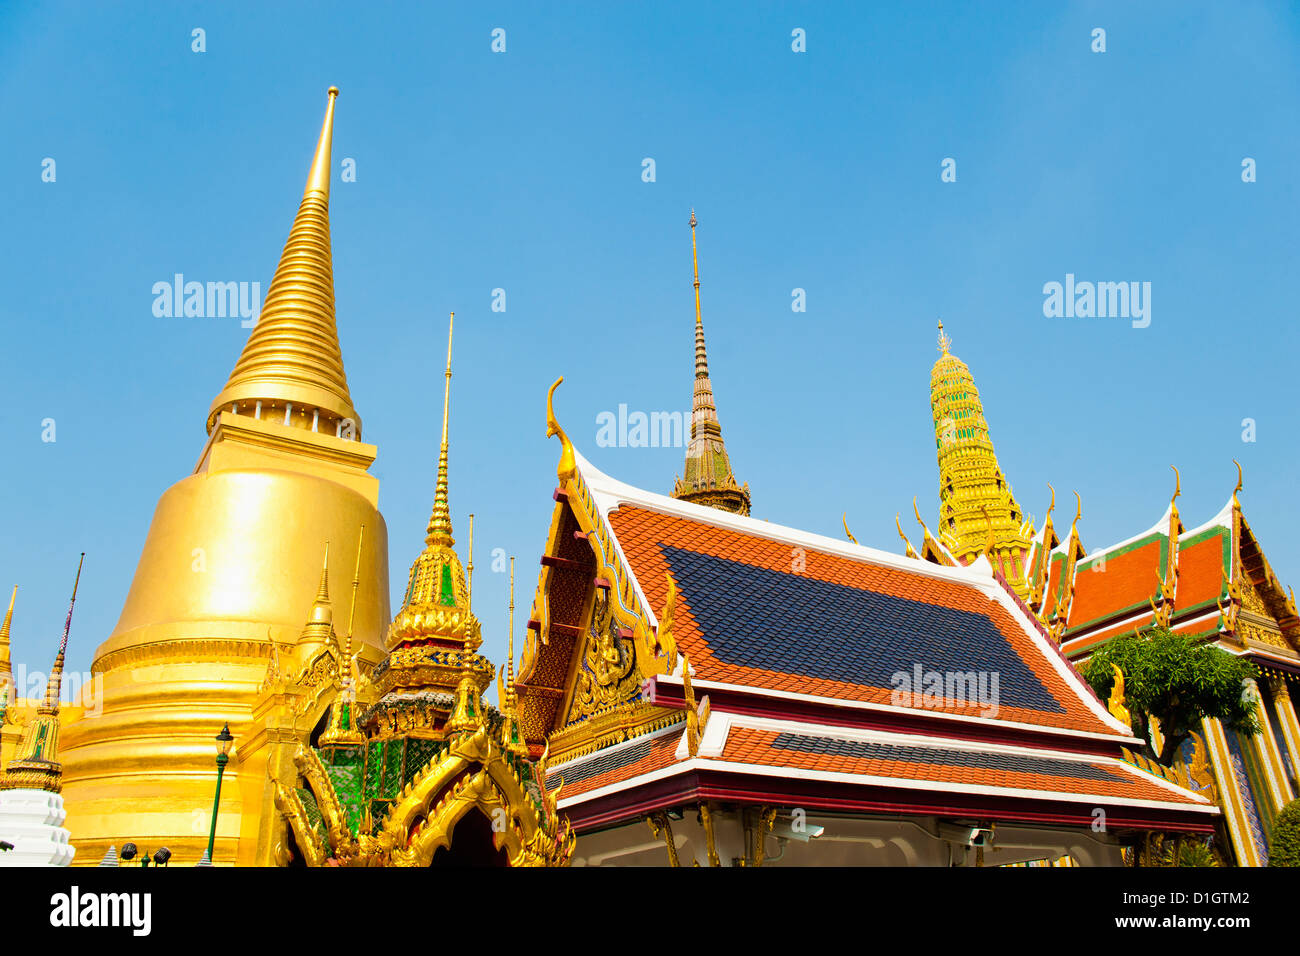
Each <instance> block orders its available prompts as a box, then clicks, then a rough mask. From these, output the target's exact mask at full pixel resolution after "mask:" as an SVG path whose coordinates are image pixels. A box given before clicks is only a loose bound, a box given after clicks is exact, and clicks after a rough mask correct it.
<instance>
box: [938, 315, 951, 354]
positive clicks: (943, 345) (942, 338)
mask: <svg viewBox="0 0 1300 956" xmlns="http://www.w3.org/2000/svg"><path fill="white" fill-rule="evenodd" d="M951 347H952V339H950V338H948V336H946V335H944V334H943V319H940V320H939V351H940V352H942V353H943V354H944V355H947V354H948V349H949V348H951Z"/></svg>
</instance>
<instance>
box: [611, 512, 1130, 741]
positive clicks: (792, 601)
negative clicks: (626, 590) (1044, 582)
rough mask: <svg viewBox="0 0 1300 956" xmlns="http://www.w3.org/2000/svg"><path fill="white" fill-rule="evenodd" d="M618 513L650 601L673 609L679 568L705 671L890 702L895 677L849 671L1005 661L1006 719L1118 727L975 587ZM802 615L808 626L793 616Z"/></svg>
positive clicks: (1002, 713) (682, 614) (962, 708)
mask: <svg viewBox="0 0 1300 956" xmlns="http://www.w3.org/2000/svg"><path fill="white" fill-rule="evenodd" d="M609 521H610V524H611V526H612V528H613V529H614V532H615V534H616V535H617V537H618V540H619V542H620V544H621V546H622V549H623V553H624V554H625V556H626V558H627V561H628V563H629V565H630V566H631V568H632V570H633V572H634V573H635V575H636V578H637V581H638V582H639V583H640V585H641V588H642V590H643V592H644V593H645V595H646V598H647V600H648V601H649V603H650V605H651V607H653V608H655V609H661V608H662V607H663V605H664V601H665V599H666V597H667V577H666V576H667V574H668V573H669V572H670V571H672V573H673V577H674V581H675V582H676V584H677V587H678V591H679V595H680V596H679V599H678V604H677V616H676V626H675V629H674V634H675V637H676V639H677V644H678V649H679V651H682V652H685V653H686V654H688V655H689V656H690V660H691V664H692V665H693V667H694V668H695V670H696V680H697V681H715V682H719V683H727V684H733V685H740V686H747V687H754V688H761V689H764V690H771V691H784V692H788V693H792V694H804V695H813V696H819V697H827V698H834V699H840V700H846V701H857V702H864V703H873V704H880V705H891V704H896V703H897V701H896V699H895V695H894V689H895V688H894V686H893V685H892V684H891V683H890V681H889V679H888V678H887V677H886V678H885V679H880V678H879V677H877V678H876V679H875V680H874V681H868V680H865V679H852V675H854V674H860V673H863V672H866V671H869V670H871V668H872V667H873V666H874V667H875V669H876V671H879V670H880V669H881V666H882V665H883V666H884V669H885V671H886V673H887V672H888V669H889V667H890V666H893V663H894V662H898V663H899V665H900V669H901V670H904V671H910V670H911V669H912V665H913V662H916V663H919V664H921V665H922V666H923V667H924V668H925V669H927V670H928V669H930V668H932V667H934V668H935V669H936V670H939V671H942V670H944V669H945V667H947V668H957V669H959V670H961V671H971V672H979V671H987V670H989V669H990V668H994V669H996V670H997V671H998V672H999V674H1000V677H999V680H1000V687H999V696H1000V699H999V706H998V710H997V713H996V715H995V718H996V719H997V720H1000V721H1008V722H1015V723H1023V724H1030V725H1037V726H1041V727H1044V728H1063V729H1069V730H1074V731H1083V732H1090V733H1099V734H1106V735H1110V736H1113V735H1116V734H1117V733H1118V732H1117V731H1116V730H1115V729H1114V728H1112V727H1110V726H1109V725H1108V724H1107V723H1106V722H1105V721H1103V720H1102V719H1101V718H1100V717H1099V716H1098V715H1097V713H1096V712H1095V711H1094V710H1093V709H1090V707H1089V706H1088V705H1087V704H1085V702H1084V700H1083V698H1082V696H1081V694H1086V693H1087V691H1086V690H1081V689H1076V688H1074V687H1072V686H1070V685H1069V684H1067V683H1066V680H1065V679H1064V678H1063V677H1062V675H1061V673H1060V671H1059V670H1058V669H1057V667H1056V666H1054V665H1053V663H1052V662H1051V661H1049V659H1048V657H1047V654H1048V653H1051V652H1050V651H1048V650H1047V649H1045V648H1044V647H1043V646H1042V645H1041V638H1038V639H1035V638H1034V637H1031V635H1030V634H1029V633H1028V632H1027V629H1026V628H1025V627H1024V626H1023V625H1021V624H1020V623H1019V622H1018V621H1017V620H1016V618H1014V617H1013V616H1012V614H1011V612H1010V611H1009V610H1008V609H1007V608H1006V607H1005V606H1004V605H1003V604H1001V603H999V602H997V601H993V600H990V598H989V597H987V596H986V595H985V594H984V593H982V592H981V591H980V589H979V588H978V587H976V586H975V585H974V584H966V583H963V582H957V581H952V580H947V579H943V578H937V577H935V576H933V575H931V574H929V573H926V572H924V571H922V570H920V569H918V570H917V571H915V572H912V571H907V570H903V569H900V568H896V567H892V566H888V565H885V564H876V563H872V562H870V561H869V560H867V559H865V558H864V559H861V560H853V559H850V558H847V557H842V556H840V555H836V554H830V553H824V552H820V551H815V550H812V549H804V548H794V549H792V547H791V545H790V544H789V543H787V542H785V541H778V540H774V539H771V538H766V537H762V536H760V535H759V534H754V533H744V532H740V531H736V530H732V529H729V528H723V527H719V526H716V525H713V524H710V523H707V522H706V521H704V520H695V519H689V518H684V517H681V516H677V515H668V514H661V513H659V512H655V511H650V510H648V509H645V508H642V507H638V506H633V505H623V506H622V507H620V508H618V509H616V510H614V511H612V512H611V513H610V515H609ZM720 583H725V586H726V590H725V591H724V589H723V587H721V586H720ZM828 586H829V587H828ZM719 592H723V593H719ZM832 602H838V604H839V607H838V609H836V608H832V607H831V606H830V605H831V603H832ZM795 617H797V618H798V619H799V621H800V622H801V623H802V624H803V630H802V631H797V629H793V628H790V627H787V626H786V625H787V623H788V622H789V621H790V620H791V619H792V618H795ZM814 641H815V642H816V646H815V647H813V646H809V647H805V646H804V645H805V643H810V642H814ZM805 651H806V653H805ZM999 655H1001V656H1000V657H999ZM945 662H946V663H945ZM936 665H940V666H936ZM925 709H926V710H931V711H936V710H937V711H940V712H945V713H954V714H963V715H968V716H992V715H989V714H988V713H987V710H986V709H985V708H983V707H981V706H980V705H979V704H978V703H974V702H968V703H965V704H962V703H959V702H954V701H943V702H942V703H939V704H938V705H937V706H935V702H933V701H927V702H926V703H925Z"/></svg>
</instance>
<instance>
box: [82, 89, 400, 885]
mask: <svg viewBox="0 0 1300 956" xmlns="http://www.w3.org/2000/svg"><path fill="white" fill-rule="evenodd" d="M337 95H338V90H336V89H333V88H331V89H330V91H329V98H328V106H327V108H326V113H325V121H324V124H323V127H322V129H321V134H320V140H319V143H318V145H317V147H316V153H315V157H314V159H313V161H312V165H311V170H310V173H309V175H308V179H307V187H306V190H305V191H304V193H303V198H302V203H301V205H300V206H299V209H298V214H297V216H296V217H295V219H294V222H293V227H292V229H291V230H290V232H289V238H288V240H287V241H286V243H285V246H284V252H283V254H282V255H281V258H280V263H279V266H278V267H277V269H276V272H275V276H274V278H273V279H272V281H271V285H270V288H269V290H268V291H267V295H266V302H265V304H264V306H263V309H262V312H261V316H260V317H259V319H258V321H257V325H256V327H255V328H254V329H253V331H252V332H251V333H250V335H249V337H248V340H247V342H246V343H245V345H244V348H243V352H242V354H241V355H240V357H239V360H238V362H237V363H236V365H235V368H234V371H233V372H232V373H231V375H230V379H229V380H228V381H227V382H226V385H225V387H224V388H223V389H222V390H221V392H220V393H219V394H218V395H217V397H216V399H215V400H214V401H213V403H212V406H211V408H210V410H209V412H208V416H207V430H208V441H207V443H206V444H205V445H204V447H203V450H202V452H201V454H200V455H199V461H198V464H197V465H196V466H195V469H194V473H193V474H192V475H190V476H189V477H187V478H184V479H183V480H181V481H179V482H178V483H177V484H175V485H173V486H172V487H171V488H170V489H168V490H167V492H165V493H164V494H163V496H162V498H161V500H160V501H159V502H158V506H157V509H156V511H155V513H154V518H153V523H152V525H151V526H150V528H149V534H148V537H147V539H146V541H145V545H144V551H143V553H142V555H141V557H140V562H139V565H138V566H137V568H136V573H135V578H134V580H133V582H132V585H131V589H130V592H129V593H128V595H127V598H126V604H125V606H124V607H123V609H122V615H121V618H120V619H119V621H118V624H117V627H116V628H115V629H114V631H113V633H112V634H111V635H110V636H109V637H108V639H107V640H106V641H105V642H104V643H103V644H102V645H100V647H99V649H98V650H97V651H96V653H95V657H94V663H93V670H94V672H95V673H96V674H102V675H103V700H102V713H100V714H98V715H96V716H90V715H89V713H88V715H87V716H86V717H84V718H83V719H81V720H79V721H77V722H75V723H73V724H72V725H70V726H69V727H68V728H67V730H66V732H65V735H64V738H63V748H62V750H63V759H64V766H65V773H64V792H65V794H66V799H67V805H68V810H69V814H68V824H67V825H68V827H69V829H70V830H72V832H74V833H75V834H76V840H77V843H78V846H79V847H80V848H81V853H80V854H79V855H78V862H86V863H91V862H94V861H97V860H99V859H100V858H101V857H102V856H103V854H104V853H105V851H106V850H107V849H108V847H109V846H110V845H112V844H116V845H117V846H119V847H120V846H121V845H122V844H123V843H124V842H128V841H132V842H137V843H139V842H140V841H145V842H147V843H148V845H149V846H150V848H154V847H156V846H162V845H166V846H167V847H169V848H170V849H171V850H172V853H173V855H174V857H175V858H176V859H180V860H186V859H188V860H197V859H198V858H199V857H200V855H201V854H202V852H203V851H204V850H205V849H206V848H207V840H208V827H209V820H210V814H211V810H212V799H213V792H214V789H215V784H216V767H215V749H214V743H213V738H214V736H215V735H216V734H217V732H218V731H220V729H221V727H222V725H223V724H224V723H226V722H229V724H230V729H231V732H232V733H233V734H234V735H235V739H236V742H235V747H234V750H233V752H232V754H231V759H230V764H229V766H228V767H227V769H226V774H225V781H224V784H223V787H222V792H221V807H220V814H219V818H218V824H217V838H216V846H215V852H214V861H213V862H215V863H217V864H223V863H224V864H230V863H236V862H239V863H251V862H254V860H255V859H256V858H257V852H258V851H257V846H256V844H257V841H258V828H259V818H260V816H261V814H262V812H263V809H264V805H265V800H264V794H265V792H266V790H267V770H266V767H265V766H264V764H265V761H266V757H265V749H264V748H263V749H262V750H257V749H256V748H255V747H253V746H249V745H248V740H247V736H246V735H247V734H248V733H249V731H250V728H251V719H252V707H253V704H254V702H255V700H256V698H257V694H258V689H259V687H260V685H261V684H262V682H263V679H264V677H265V676H266V673H267V667H268V664H269V663H270V662H271V657H272V651H273V648H276V647H278V648H279V649H280V650H281V651H282V652H283V653H284V654H285V655H286V656H288V655H291V654H292V653H293V648H294V645H295V643H296V641H297V640H298V638H299V635H300V633H301V631H302V629H303V621H304V620H307V619H308V618H309V616H310V614H311V611H312V595H313V593H314V592H315V591H316V587H315V584H316V581H317V579H318V577H319V576H320V574H321V571H320V567H321V554H322V551H323V549H324V548H325V546H326V542H332V544H333V548H334V549H335V553H338V554H339V556H340V558H341V559H342V560H340V561H336V562H335V566H336V567H342V568H345V569H346V568H350V567H352V566H353V565H354V564H357V566H358V567H359V577H360V581H361V586H360V588H359V597H358V598H357V606H356V610H355V622H356V638H355V640H356V647H357V650H358V655H359V662H358V663H361V664H364V665H365V666H366V667H370V666H373V665H374V664H375V663H377V662H378V661H379V660H380V659H381V657H382V656H383V654H382V640H383V632H384V629H385V628H386V626H387V624H388V622H389V619H390V616H389V606H388V558H387V555H388V535H387V529H386V527H385V525H384V520H383V518H382V516H381V515H380V514H379V511H378V492H379V482H378V479H376V478H374V477H373V476H371V475H370V474H368V469H369V467H370V465H371V464H372V463H373V462H374V460H375V455H376V449H375V447H374V446H373V445H367V444H364V443H362V441H361V420H360V417H359V416H358V415H357V413H356V410H355V408H354V407H353V404H352V398H351V395H350V394H349V392H348V385H347V377H346V375H345V373H344V370H343V359H342V353H341V351H340V348H339V341H338V333H337V329H336V326H335V315H334V278H333V270H332V265H331V255H330V231H329V180H330V144H331V135H332V129H333V121H334V104H335V98H336V97H337ZM361 526H364V527H365V528H366V534H365V538H364V541H363V542H358V534H357V530H358V528H360V527H361ZM358 549H360V551H358ZM358 562H359V563H358ZM344 573H346V571H344ZM339 583H340V584H341V583H342V582H339ZM88 710H93V709H88ZM241 735H245V738H244V739H243V740H241ZM241 746H242V747H243V750H244V751H245V753H248V754H251V756H250V757H248V758H247V762H245V760H244V759H243V758H241ZM259 761H260V762H261V764H262V765H259Z"/></svg>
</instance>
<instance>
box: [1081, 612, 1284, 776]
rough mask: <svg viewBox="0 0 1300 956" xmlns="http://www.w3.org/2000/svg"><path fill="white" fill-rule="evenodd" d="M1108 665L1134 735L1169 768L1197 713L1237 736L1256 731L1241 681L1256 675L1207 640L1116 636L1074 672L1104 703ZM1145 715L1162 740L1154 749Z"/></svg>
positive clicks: (1161, 631) (1160, 634) (1155, 632)
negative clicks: (1119, 683)
mask: <svg viewBox="0 0 1300 956" xmlns="http://www.w3.org/2000/svg"><path fill="white" fill-rule="evenodd" d="M1112 664H1113V665H1116V666H1118V667H1119V669H1120V670H1121V671H1123V672H1124V706H1125V707H1127V708H1128V711H1129V716H1130V718H1131V720H1132V725H1133V736H1135V737H1137V738H1138V739H1139V740H1141V741H1142V742H1143V753H1144V754H1145V755H1146V756H1148V757H1150V758H1151V759H1152V760H1155V761H1156V762H1157V763H1161V764H1164V765H1165V766H1171V765H1172V764H1173V760H1174V756H1175V755H1176V754H1177V753H1178V750H1179V748H1180V747H1182V745H1183V742H1184V741H1186V740H1187V738H1188V736H1189V735H1190V734H1191V732H1192V731H1193V730H1196V729H1197V727H1199V726H1200V723H1201V719H1202V718H1204V717H1217V718H1218V719H1219V720H1221V721H1223V723H1224V725H1225V726H1226V727H1229V728H1231V729H1232V730H1236V731H1240V732H1241V733H1244V734H1257V733H1259V721H1258V720H1257V719H1256V716H1255V703H1254V700H1253V698H1252V697H1251V696H1250V695H1248V694H1247V693H1246V686H1247V685H1246V683H1245V682H1246V681H1250V680H1254V679H1256V678H1257V677H1258V676H1259V669H1258V668H1257V667H1255V665H1254V664H1252V663H1251V662H1250V661H1247V660H1244V659H1242V658H1240V657H1237V656H1235V655H1233V654H1229V653H1228V652H1227V651H1225V650H1223V649H1222V648H1220V647H1217V646H1215V645H1214V644H1208V643H1205V642H1204V641H1201V640H1198V639H1197V638H1195V637H1190V636H1187V635H1183V634H1174V633H1172V632H1170V631H1169V630H1167V629H1165V628H1159V627H1153V628H1148V629H1147V630H1146V631H1143V632H1142V633H1141V634H1125V635H1123V636H1122V637H1117V638H1115V639H1114V640H1112V641H1111V642H1110V643H1108V644H1107V645H1106V646H1105V647H1103V648H1101V650H1099V651H1097V652H1096V653H1095V654H1093V655H1092V657H1090V658H1089V659H1088V662H1087V663H1086V664H1084V666H1083V668H1082V670H1081V673H1082V675H1083V679H1084V680H1086V681H1087V682H1088V683H1089V684H1090V685H1092V689H1093V690H1094V691H1096V692H1097V696H1098V697H1100V698H1101V699H1102V700H1103V701H1104V700H1109V698H1110V692H1111V689H1112V688H1113V687H1114V684H1115V672H1114V670H1113V668H1112V667H1111V665H1112ZM1251 686H1253V685H1251ZM1152 717H1156V718H1158V719H1159V721H1160V732H1161V733H1162V734H1164V738H1165V739H1164V746H1163V747H1162V748H1161V750H1160V752H1159V753H1157V752H1156V750H1155V748H1154V747H1152V746H1151V718H1152Z"/></svg>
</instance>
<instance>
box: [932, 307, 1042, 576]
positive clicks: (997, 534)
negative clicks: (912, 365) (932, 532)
mask: <svg viewBox="0 0 1300 956" xmlns="http://www.w3.org/2000/svg"><path fill="white" fill-rule="evenodd" d="M951 345H952V340H951V339H950V338H948V336H947V335H945V334H944V331H943V323H942V322H940V323H939V351H940V353H941V355H940V356H939V360H938V361H936V362H935V363H934V368H933V369H932V370H931V372H930V410H931V411H932V412H933V414H934V439H935V447H936V448H937V449H938V455H939V529H940V530H939V540H940V541H941V542H942V543H943V545H944V546H945V547H947V549H948V550H949V551H950V552H952V555H953V557H955V558H956V559H957V560H958V561H959V562H961V563H962V564H970V563H971V562H972V561H975V560H977V559H978V558H979V557H980V555H987V556H988V560H989V562H990V564H992V566H993V568H994V570H996V571H999V572H1001V573H1002V575H1003V576H1004V577H1005V578H1006V580H1007V583H1008V584H1010V585H1011V587H1012V588H1013V589H1014V590H1015V591H1016V593H1017V594H1019V595H1020V597H1021V598H1024V597H1025V596H1026V595H1027V593H1028V591H1027V587H1026V585H1025V578H1024V556H1025V554H1026V553H1027V551H1028V549H1029V542H1030V539H1031V538H1032V537H1033V534H1034V531H1033V528H1032V527H1031V525H1030V523H1029V522H1028V521H1026V520H1025V518H1024V513H1023V512H1022V511H1021V510H1020V506H1019V505H1018V504H1016V499H1015V497H1014V496H1013V495H1012V493H1011V484H1010V482H1008V481H1007V480H1006V477H1005V476H1004V475H1003V474H1002V468H1001V466H1000V465H999V464H998V456H997V453H996V452H995V451H994V450H993V440H992V439H991V438H990V437H989V426H988V422H987V421H985V420H984V406H983V405H982V404H981V402H980V393H979V389H977V388H976V387H975V378H974V376H972V375H971V372H970V369H969V368H967V366H966V363H965V362H963V361H962V360H961V359H959V358H957V356H955V355H953V354H952V353H951V352H950V351H949V347H950V346H951Z"/></svg>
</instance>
